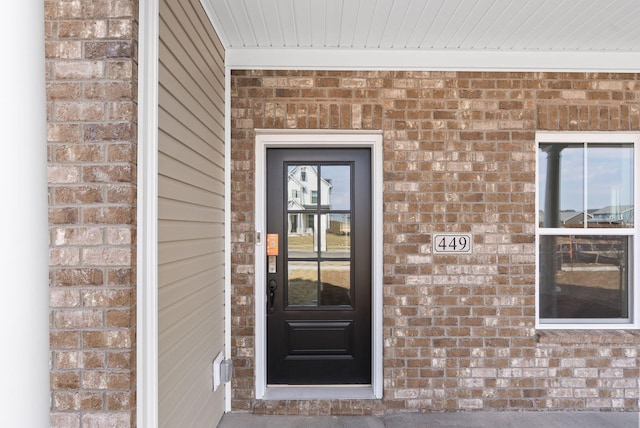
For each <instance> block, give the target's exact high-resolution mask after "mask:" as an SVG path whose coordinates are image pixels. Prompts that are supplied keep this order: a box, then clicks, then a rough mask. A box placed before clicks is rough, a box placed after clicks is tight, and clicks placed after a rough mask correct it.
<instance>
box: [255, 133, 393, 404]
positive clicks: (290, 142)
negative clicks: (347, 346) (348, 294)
mask: <svg viewBox="0 0 640 428" xmlns="http://www.w3.org/2000/svg"><path fill="white" fill-rule="evenodd" d="M255 132H256V140H255V180H256V188H255V228H256V229H255V230H256V238H258V235H260V239H256V251H255V313H256V320H255V348H256V349H255V351H256V354H255V359H256V361H255V367H256V391H255V393H256V399H258V400H279V399H339V398H345V399H375V398H382V382H383V374H382V318H383V317H382V260H383V258H382V254H383V247H382V244H383V242H382V190H383V188H382V181H383V180H382V159H383V157H382V131H360V130H356V131H347V130H281V129H274V130H269V129H256V131H255ZM277 147H280V148H283V147H284V148H294V147H302V148H330V147H341V148H344V147H348V148H357V147H366V148H370V149H371V171H372V172H371V174H372V177H371V178H372V189H371V191H372V205H373V209H372V229H373V230H372V233H373V239H372V244H373V245H372V285H371V286H372V290H371V291H372V293H371V295H372V301H371V316H372V319H371V321H372V331H371V334H372V337H371V339H372V361H371V371H372V373H371V385H364V386H353V387H345V386H343V385H340V386H338V385H335V386H331V385H327V386H323V387H318V386H317V385H314V386H313V387H308V386H304V385H303V386H282V385H278V386H269V385H267V354H266V352H267V346H266V334H267V324H266V312H265V308H266V301H265V298H266V290H265V284H266V279H265V272H266V266H265V260H266V246H265V245H263V242H264V236H265V233H266V218H267V216H266V193H267V192H266V181H267V180H266V172H267V171H266V163H265V162H266V153H267V149H268V148H277Z"/></svg>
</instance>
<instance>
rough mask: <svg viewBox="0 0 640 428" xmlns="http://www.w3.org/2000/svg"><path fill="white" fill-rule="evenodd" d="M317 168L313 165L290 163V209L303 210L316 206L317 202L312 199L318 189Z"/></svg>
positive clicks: (288, 193) (288, 179)
mask: <svg viewBox="0 0 640 428" xmlns="http://www.w3.org/2000/svg"><path fill="white" fill-rule="evenodd" d="M316 170H317V168H316V167H315V166H312V165H289V166H288V167H287V171H288V177H287V182H288V191H287V195H288V200H287V207H288V209H289V210H303V209H306V208H315V206H316V203H317V202H313V201H312V200H311V198H312V193H313V191H315V190H317V187H318V180H317V177H318V176H317V175H316Z"/></svg>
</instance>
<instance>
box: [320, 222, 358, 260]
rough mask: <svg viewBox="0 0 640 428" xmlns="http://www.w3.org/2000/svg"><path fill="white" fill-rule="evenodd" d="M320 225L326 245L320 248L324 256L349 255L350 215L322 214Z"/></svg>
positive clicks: (343, 256) (345, 256)
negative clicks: (323, 231)
mask: <svg viewBox="0 0 640 428" xmlns="http://www.w3.org/2000/svg"><path fill="white" fill-rule="evenodd" d="M322 222H323V223H322V227H323V230H325V235H324V236H323V238H322V239H324V240H326V246H325V248H323V249H322V251H323V253H324V254H323V255H324V256H325V257H342V258H349V257H350V256H351V215H349V214H328V215H323V216H322Z"/></svg>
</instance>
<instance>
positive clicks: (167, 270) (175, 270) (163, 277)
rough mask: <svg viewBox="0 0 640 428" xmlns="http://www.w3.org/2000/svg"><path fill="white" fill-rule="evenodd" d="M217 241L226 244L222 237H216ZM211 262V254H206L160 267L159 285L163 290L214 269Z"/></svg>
mask: <svg viewBox="0 0 640 428" xmlns="http://www.w3.org/2000/svg"><path fill="white" fill-rule="evenodd" d="M216 240H217V241H219V242H221V243H224V239H223V238H221V237H216ZM212 254H217V253H212ZM211 260H213V258H212V256H211V254H206V255H204V256H195V257H192V258H190V259H184V260H180V261H177V262H174V263H166V264H163V265H159V266H158V284H159V286H160V288H162V287H164V286H166V285H168V284H173V283H175V282H178V281H179V280H180V279H182V278H184V277H185V276H189V275H197V274H198V273H200V272H204V271H207V270H209V269H211V268H212V266H210V263H211Z"/></svg>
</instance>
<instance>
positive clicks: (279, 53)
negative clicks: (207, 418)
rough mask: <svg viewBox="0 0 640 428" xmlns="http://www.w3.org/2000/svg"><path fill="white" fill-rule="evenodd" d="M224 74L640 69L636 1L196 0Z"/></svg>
mask: <svg viewBox="0 0 640 428" xmlns="http://www.w3.org/2000/svg"><path fill="white" fill-rule="evenodd" d="M201 2H202V4H203V6H204V7H205V10H206V11H207V14H208V16H209V18H210V19H211V21H212V23H213V26H214V28H215V29H216V31H217V33H218V35H219V37H220V38H221V40H222V43H223V44H224V46H225V48H226V50H227V66H228V67H230V68H287V69H304V68H321V69H394V70H403V69H416V70H417V69H441V70H443V69H444V70H447V69H449V70H567V71H572V70H585V71H640V0H201Z"/></svg>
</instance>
